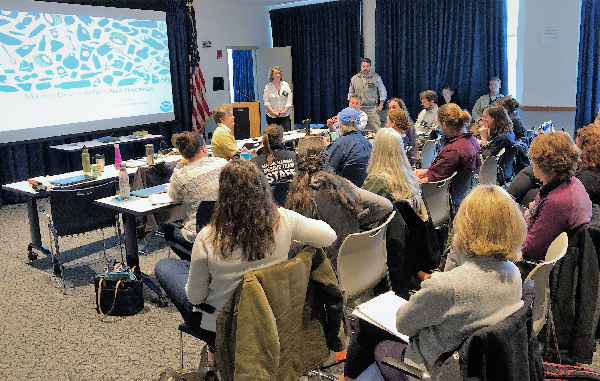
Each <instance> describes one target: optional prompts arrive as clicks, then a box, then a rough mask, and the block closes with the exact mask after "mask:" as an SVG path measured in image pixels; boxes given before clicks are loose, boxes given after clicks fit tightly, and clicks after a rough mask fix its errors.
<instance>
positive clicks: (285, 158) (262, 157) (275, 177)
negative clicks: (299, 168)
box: [252, 124, 296, 187]
mask: <svg viewBox="0 0 600 381" xmlns="http://www.w3.org/2000/svg"><path fill="white" fill-rule="evenodd" d="M256 154H257V155H256V157H255V158H254V159H252V161H253V162H254V163H256V164H257V165H258V166H259V167H260V169H262V171H263V172H264V174H265V176H266V177H267V181H268V182H269V185H271V187H273V186H274V185H275V184H276V183H278V182H290V181H292V179H293V178H294V173H295V172H296V153H295V152H294V151H290V150H287V149H285V147H284V146H283V128H281V127H280V126H276V125H274V124H271V125H268V126H267V127H265V131H264V135H263V136H262V147H261V148H260V149H259V150H258V151H257V152H256Z"/></svg>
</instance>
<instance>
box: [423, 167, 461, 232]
mask: <svg viewBox="0 0 600 381" xmlns="http://www.w3.org/2000/svg"><path fill="white" fill-rule="evenodd" d="M454 176H456V172H455V173H454V174H452V176H450V177H448V178H447V179H444V180H440V181H436V182H432V183H423V184H421V191H422V193H423V201H425V205H426V206H427V211H428V212H429V216H430V217H431V222H433V226H435V227H439V226H441V225H443V224H444V223H446V222H448V221H449V220H450V208H451V206H450V182H451V181H452V179H453V178H454Z"/></svg>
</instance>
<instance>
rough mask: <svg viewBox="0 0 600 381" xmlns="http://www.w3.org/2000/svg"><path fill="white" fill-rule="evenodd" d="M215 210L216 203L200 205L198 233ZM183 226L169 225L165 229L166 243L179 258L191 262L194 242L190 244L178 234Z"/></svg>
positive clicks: (197, 220) (202, 203) (197, 221)
mask: <svg viewBox="0 0 600 381" xmlns="http://www.w3.org/2000/svg"><path fill="white" fill-rule="evenodd" d="M214 210H215V201H202V202H200V204H198V210H197V211H196V231H200V229H202V228H203V227H204V225H206V224H208V223H209V222H210V219H211V217H212V214H213V212H214ZM181 227H182V225H175V224H168V225H165V227H164V235H165V241H167V245H169V247H170V248H171V249H172V250H173V252H175V254H177V255H178V256H179V258H181V259H183V260H186V261H189V260H191V258H192V247H193V246H194V243H193V242H188V241H187V240H186V239H184V238H183V236H181V234H176V233H175V230H176V229H181Z"/></svg>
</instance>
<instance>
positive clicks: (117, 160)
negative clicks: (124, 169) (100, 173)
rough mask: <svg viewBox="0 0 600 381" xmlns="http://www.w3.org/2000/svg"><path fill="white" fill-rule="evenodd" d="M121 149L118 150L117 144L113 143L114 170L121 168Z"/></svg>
mask: <svg viewBox="0 0 600 381" xmlns="http://www.w3.org/2000/svg"><path fill="white" fill-rule="evenodd" d="M122 161H123V160H121V149H120V148H119V144H118V143H115V169H118V168H120V167H121V162H122Z"/></svg>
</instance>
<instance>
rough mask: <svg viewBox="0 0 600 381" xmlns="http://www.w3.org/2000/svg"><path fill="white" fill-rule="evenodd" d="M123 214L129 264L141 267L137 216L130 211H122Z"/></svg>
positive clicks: (126, 254) (126, 255) (126, 253)
mask: <svg viewBox="0 0 600 381" xmlns="http://www.w3.org/2000/svg"><path fill="white" fill-rule="evenodd" d="M121 215H122V216H123V225H124V229H125V257H126V259H127V266H129V267H133V266H137V267H138V269H139V266H140V258H139V255H138V245H137V235H136V228H135V216H134V215H131V214H128V213H122V214H121ZM140 271H141V269H140Z"/></svg>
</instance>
